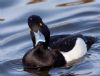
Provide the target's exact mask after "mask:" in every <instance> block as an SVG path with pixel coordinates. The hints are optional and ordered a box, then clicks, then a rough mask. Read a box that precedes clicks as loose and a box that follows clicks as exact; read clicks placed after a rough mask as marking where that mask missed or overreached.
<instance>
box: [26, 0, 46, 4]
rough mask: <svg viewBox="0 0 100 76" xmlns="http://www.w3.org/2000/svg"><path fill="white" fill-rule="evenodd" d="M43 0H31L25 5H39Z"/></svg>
mask: <svg viewBox="0 0 100 76" xmlns="http://www.w3.org/2000/svg"><path fill="white" fill-rule="evenodd" d="M44 1H45V0H31V1H30V2H28V3H27V4H34V3H39V2H44Z"/></svg>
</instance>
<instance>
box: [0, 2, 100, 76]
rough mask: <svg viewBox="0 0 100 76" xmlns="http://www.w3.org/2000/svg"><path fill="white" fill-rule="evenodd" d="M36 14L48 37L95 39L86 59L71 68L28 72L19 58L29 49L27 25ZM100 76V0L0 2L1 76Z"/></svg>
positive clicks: (30, 43) (30, 45)
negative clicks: (49, 33)
mask: <svg viewBox="0 0 100 76" xmlns="http://www.w3.org/2000/svg"><path fill="white" fill-rule="evenodd" d="M33 14H35V15H39V16H41V17H42V18H43V21H44V23H45V24H47V26H48V27H49V28H50V31H51V35H57V34H75V33H81V34H83V35H90V36H94V37H97V38H98V40H97V42H96V43H95V44H94V45H93V46H92V47H91V49H90V50H89V52H88V55H87V56H86V58H85V59H84V60H83V61H82V62H81V63H80V64H78V65H75V66H73V67H72V68H69V69H67V68H65V67H61V68H53V69H50V70H49V71H43V72H37V71H32V72H31V73H29V72H26V71H24V70H23V66H22V65H21V58H22V57H23V55H24V54H25V53H26V52H27V51H28V50H29V49H30V48H32V41H31V38H30V34H29V28H28V25H27V18H28V17H29V16H30V15H33ZM68 75H70V76H71V75H72V76H100V0H62V1H61V0H0V76H68Z"/></svg>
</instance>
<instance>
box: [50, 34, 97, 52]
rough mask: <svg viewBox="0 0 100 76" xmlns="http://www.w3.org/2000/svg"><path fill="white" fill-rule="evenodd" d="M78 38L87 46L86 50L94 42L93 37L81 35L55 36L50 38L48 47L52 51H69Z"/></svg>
mask: <svg viewBox="0 0 100 76" xmlns="http://www.w3.org/2000/svg"><path fill="white" fill-rule="evenodd" d="M78 37H80V38H82V39H83V40H84V41H85V43H86V44H87V49H89V48H90V47H91V45H92V44H93V43H94V42H95V41H96V40H95V38H94V37H90V36H83V35H81V34H76V35H57V36H51V38H50V39H51V40H50V45H49V46H50V47H51V48H53V49H59V50H60V51H65V52H67V51H70V50H72V49H73V47H74V45H75V42H76V39H77V38H78Z"/></svg>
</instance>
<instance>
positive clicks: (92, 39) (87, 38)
mask: <svg viewBox="0 0 100 76" xmlns="http://www.w3.org/2000/svg"><path fill="white" fill-rule="evenodd" d="M96 41H97V38H96V37H92V36H85V42H86V44H87V50H89V49H90V47H91V46H92V44H94V43H95V42H96Z"/></svg>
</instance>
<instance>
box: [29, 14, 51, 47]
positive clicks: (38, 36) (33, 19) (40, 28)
mask: <svg viewBox="0 0 100 76" xmlns="http://www.w3.org/2000/svg"><path fill="white" fill-rule="evenodd" d="M28 25H29V28H30V31H31V37H32V39H33V40H32V41H33V43H34V42H35V43H34V44H35V46H36V45H37V44H38V43H39V42H44V43H45V45H48V43H49V37H50V32H49V29H48V27H47V26H46V25H45V24H44V23H43V21H42V18H41V17H40V16H37V15H32V16H30V17H29V18H28ZM33 36H34V37H33Z"/></svg>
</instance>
